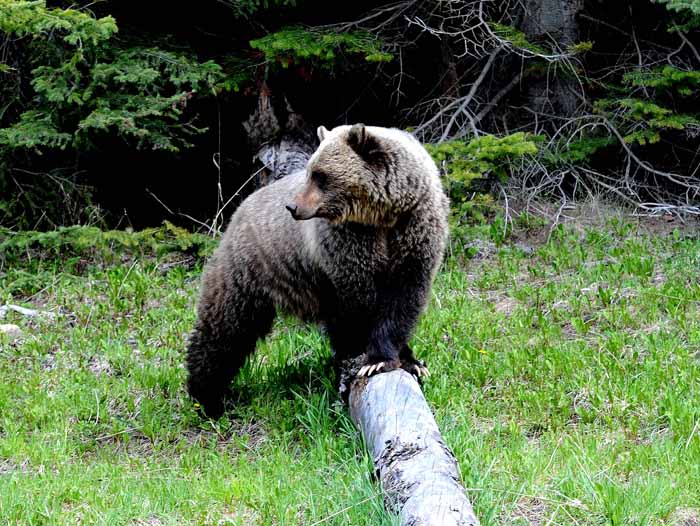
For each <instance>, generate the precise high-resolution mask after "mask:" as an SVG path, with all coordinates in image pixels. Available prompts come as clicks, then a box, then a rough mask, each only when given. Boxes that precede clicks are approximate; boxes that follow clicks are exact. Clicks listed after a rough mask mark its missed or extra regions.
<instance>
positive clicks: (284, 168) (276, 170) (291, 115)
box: [243, 84, 317, 187]
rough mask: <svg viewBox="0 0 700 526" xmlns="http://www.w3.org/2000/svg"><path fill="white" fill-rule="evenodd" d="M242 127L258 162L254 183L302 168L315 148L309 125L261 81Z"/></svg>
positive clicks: (267, 180)
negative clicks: (255, 101)
mask: <svg viewBox="0 0 700 526" xmlns="http://www.w3.org/2000/svg"><path fill="white" fill-rule="evenodd" d="M243 127H244V128H245V130H246V132H248V140H249V142H250V146H251V148H252V150H253V151H254V152H255V154H254V157H255V160H256V161H258V163H259V164H260V165H261V166H260V169H259V171H258V175H257V180H256V185H257V186H258V187H260V186H264V185H266V184H267V183H269V182H271V181H274V180H276V179H280V178H282V177H284V176H285V175H289V174H291V173H293V172H297V171H299V170H304V169H305V168H306V163H307V162H308V161H309V158H310V157H311V155H312V154H313V153H314V150H316V146H317V140H316V135H315V133H314V130H313V128H311V127H310V126H309V125H308V124H306V122H305V121H304V119H303V118H302V116H301V115H299V114H298V113H296V112H294V110H293V109H292V107H291V106H290V105H289V102H288V101H287V99H286V98H283V99H281V100H279V99H276V98H274V97H273V96H272V94H271V93H270V90H269V89H268V87H267V85H265V84H263V85H262V87H261V89H260V95H259V97H258V107H257V108H256V110H255V111H254V112H253V114H252V115H251V116H250V117H249V118H248V120H247V121H246V122H244V123H243Z"/></svg>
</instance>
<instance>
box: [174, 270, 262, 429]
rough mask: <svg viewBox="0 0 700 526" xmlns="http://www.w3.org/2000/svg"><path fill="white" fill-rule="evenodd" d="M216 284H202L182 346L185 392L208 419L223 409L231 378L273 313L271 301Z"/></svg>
mask: <svg viewBox="0 0 700 526" xmlns="http://www.w3.org/2000/svg"><path fill="white" fill-rule="evenodd" d="M217 285H218V286H217V287H210V286H207V283H206V282H205V285H204V290H203V294H202V297H201V299H200V305H199V310H198V319H197V324H196V326H195V329H194V331H193V333H192V335H191V337H190V344H189V347H188V349H187V371H188V378H187V391H188V392H189V394H190V396H192V398H194V399H195V400H197V402H199V403H200V404H201V405H202V409H203V410H204V413H205V414H206V415H208V416H210V417H212V418H218V417H219V416H221V414H222V413H223V412H224V409H225V406H224V401H225V398H226V395H227V394H228V393H229V388H230V384H231V381H232V380H233V378H234V376H235V375H236V373H237V372H238V370H239V369H240V368H241V366H243V364H244V362H245V359H246V357H247V356H248V355H249V354H251V353H252V352H253V351H254V350H255V344H256V342H257V340H258V339H259V338H264V337H265V335H266V334H267V333H268V332H269V331H270V328H271V327H272V322H273V320H274V317H275V309H274V306H273V304H272V302H271V301H270V300H269V299H267V298H263V297H262V294H260V295H256V294H252V293H246V292H243V291H242V290H240V289H238V287H233V286H232V285H231V284H230V283H227V284H225V285H223V286H222V283H218V284H217Z"/></svg>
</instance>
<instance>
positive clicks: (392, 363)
mask: <svg viewBox="0 0 700 526" xmlns="http://www.w3.org/2000/svg"><path fill="white" fill-rule="evenodd" d="M367 362H368V363H366V364H365V365H363V366H362V367H360V370H359V371H358V372H357V376H358V378H361V377H363V376H366V377H368V378H369V377H370V376H372V375H373V374H377V373H387V372H389V371H393V370H394V369H398V368H399V367H401V362H399V361H398V360H382V359H381V358H380V359H368V360H367Z"/></svg>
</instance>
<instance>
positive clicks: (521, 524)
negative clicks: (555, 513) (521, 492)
mask: <svg viewBox="0 0 700 526" xmlns="http://www.w3.org/2000/svg"><path fill="white" fill-rule="evenodd" d="M546 523H547V507H546V505H545V503H544V502H542V501H541V500H540V499H538V498H537V497H522V498H521V499H520V500H518V502H517V503H516V504H515V507H514V508H513V510H512V511H511V512H510V513H509V515H508V516H506V517H505V520H504V521H503V522H502V524H508V525H512V526H516V525H517V526H540V525H542V524H546Z"/></svg>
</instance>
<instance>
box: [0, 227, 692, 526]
mask: <svg viewBox="0 0 700 526" xmlns="http://www.w3.org/2000/svg"><path fill="white" fill-rule="evenodd" d="M502 226H503V225H502V224H499V223H496V224H495V225H493V226H492V227H484V228H478V229H474V230H469V231H467V232H465V233H464V236H466V238H465V240H462V241H460V240H459V239H455V240H453V243H452V251H451V255H450V257H449V258H448V260H447V261H446V263H445V265H444V267H443V270H442V272H441V274H440V275H439V278H438V281H437V284H436V287H435V290H434V295H433V301H432V303H431V305H430V308H429V310H428V312H427V313H426V315H425V316H424V318H423V319H422V321H421V323H420V327H419V329H418V331H417V334H416V335H415V338H414V340H413V346H414V349H415V350H416V351H417V354H418V355H419V356H421V357H422V358H425V359H426V360H427V362H428V363H429V364H430V366H431V371H432V373H433V376H432V377H431V379H430V380H429V382H428V383H427V384H426V386H425V392H426V397H427V398H428V400H429V402H430V404H431V405H432V406H433V407H434V409H435V412H436V416H437V420H438V423H439V424H440V426H441V428H442V430H443V432H444V434H445V437H446V439H447V442H448V443H449V445H450V446H451V447H452V448H453V450H454V452H455V454H456V455H457V458H458V460H459V463H460V466H461V469H462V476H463V482H464V485H465V486H466V487H467V488H468V490H469V495H470V497H471V499H472V501H473V503H474V506H475V509H476V512H477V515H478V516H479V517H480V518H481V520H482V523H483V524H484V525H496V524H522V525H526V524H542V525H544V524H580V525H594V524H595V525H600V524H610V525H623V524H629V525H644V524H678V525H681V524H686V525H695V524H698V522H693V521H700V511H698V508H697V507H698V506H699V504H698V503H700V239H699V238H698V237H697V236H695V234H694V232H692V231H688V230H685V231H680V232H679V231H673V230H672V229H670V228H664V229H661V230H658V231H656V232H654V230H653V229H652V232H651V233H649V232H646V230H647V229H646V228H642V227H641V226H640V225H639V224H637V223H635V222H625V221H608V222H607V223H606V224H605V225H604V226H601V225H594V226H593V227H590V228H586V229H584V228H580V227H578V228H575V227H558V228H555V229H553V230H551V232H550V231H549V230H548V229H544V230H536V231H535V232H532V233H531V234H533V235H534V236H536V237H537V238H539V239H541V240H542V241H537V240H536V239H535V238H533V237H528V236H526V232H525V231H524V227H523V228H521V229H520V230H519V233H518V235H515V236H505V239H504V235H503V230H502ZM550 234H551V235H550ZM139 236H140V237H139ZM2 237H3V236H0V239H2ZM4 237H5V241H4V244H0V247H1V248H0V253H3V256H2V257H4V262H3V263H2V265H3V266H2V268H1V269H0V304H3V303H8V302H11V303H19V304H22V305H25V306H30V307H34V308H38V309H41V310H44V311H50V312H51V313H53V316H40V317H35V318H30V317H26V316H22V315H20V314H17V313H9V314H8V315H7V316H6V318H5V320H3V321H2V323H15V324H17V325H19V326H20V327H21V328H22V330H23V336H22V337H21V338H20V339H17V340H10V339H9V338H7V337H3V336H1V335H0V378H1V380H0V524H3V525H4V524H11V525H15V524H17V525H20V524H21V525H25V524H27V525H75V524H120V525H121V524H130V525H171V524H172V525H175V524H178V525H184V524H191V525H195V524H196V525H283V524H284V525H321V524H322V525H358V526H360V525H368V524H372V525H391V524H395V523H396V520H395V518H393V517H392V516H390V515H389V514H387V513H386V512H385V511H384V509H383V503H382V499H381V495H379V494H378V490H377V487H376V484H375V482H374V481H373V480H372V477H371V462H370V459H368V458H367V455H366V454H365V453H364V450H363V447H362V444H361V440H360V437H359V436H358V433H357V432H356V431H355V430H354V428H353V426H352V424H351V423H350V421H349V419H348V417H347V416H346V414H345V411H344V409H343V408H342V407H341V406H339V404H338V402H337V397H336V394H335V391H334V388H333V380H332V378H331V373H330V367H329V364H328V359H329V354H330V351H329V349H328V345H327V342H326V341H325V340H324V339H323V337H322V336H321V335H319V333H318V332H317V331H315V330H314V329H310V328H306V327H303V326H301V325H299V324H297V323H295V322H293V321H291V320H283V321H280V322H279V323H277V324H276V326H275V330H274V334H273V336H272V337H271V338H269V339H268V340H267V342H266V343H265V344H263V345H261V346H260V348H259V352H258V353H257V354H256V355H255V357H254V359H253V360H252V361H251V362H250V363H249V364H248V365H247V366H246V368H245V370H244V371H243V373H242V374H241V376H240V377H239V378H238V379H237V382H236V383H237V387H238V391H239V392H240V393H241V400H240V402H239V404H238V405H237V408H236V409H235V410H234V411H233V412H232V413H230V414H229V415H228V416H227V417H224V418H223V419H221V420H220V421H218V422H212V421H206V420H202V419H200V418H199V417H198V416H197V415H196V414H195V412H194V410H193V408H192V405H191V402H190V401H189V400H188V399H187V398H186V397H185V396H184V393H183V380H184V376H185V374H184V370H183V367H182V362H183V348H184V341H185V338H186V335H187V333H188V331H189V330H190V328H191V327H192V325H193V322H194V310H193V308H194V304H195V299H196V291H197V285H198V276H199V273H200V271H201V261H202V258H201V255H202V254H204V253H206V251H207V249H208V248H209V244H208V243H207V242H206V241H204V240H203V239H201V238H197V239H195V240H194V241H192V240H190V239H189V238H187V237H186V236H184V235H182V234H181V233H178V232H175V231H174V230H171V231H169V232H166V233H165V234H163V233H162V232H161V233H159V232H156V231H154V232H150V233H148V234H146V235H144V234H139V235H129V234H118V235H117V234H114V235H112V237H110V235H102V234H99V233H97V232H95V231H89V232H87V231H84V230H71V231H69V232H68V233H64V234H61V235H58V234H56V235H53V237H51V236H47V235H44V236H33V237H30V236H27V235H26V234H23V235H19V236H10V235H8V234H5V235H4ZM547 237H549V240H547V239H546V238H547ZM0 242H1V241H0ZM502 242H503V243H502ZM163 247H165V248H164V249H163ZM0 259H2V258H0ZM684 521H685V522H684Z"/></svg>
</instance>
